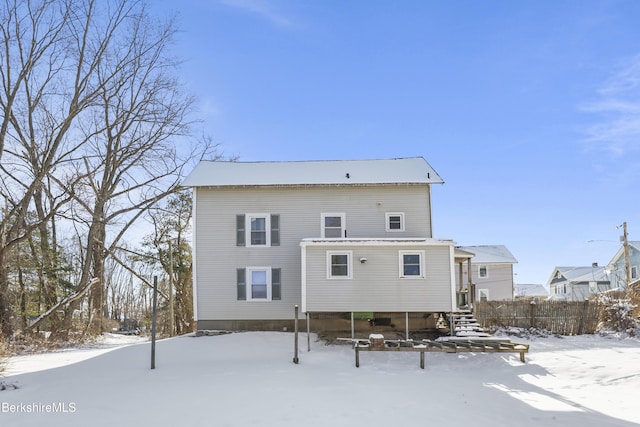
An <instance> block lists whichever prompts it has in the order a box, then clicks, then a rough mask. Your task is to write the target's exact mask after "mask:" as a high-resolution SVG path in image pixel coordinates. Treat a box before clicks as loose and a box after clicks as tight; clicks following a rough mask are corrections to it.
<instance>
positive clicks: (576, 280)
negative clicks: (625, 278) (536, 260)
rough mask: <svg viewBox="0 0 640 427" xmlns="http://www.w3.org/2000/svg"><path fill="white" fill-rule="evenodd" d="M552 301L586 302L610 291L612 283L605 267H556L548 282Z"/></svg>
mask: <svg viewBox="0 0 640 427" xmlns="http://www.w3.org/2000/svg"><path fill="white" fill-rule="evenodd" d="M547 287H548V288H549V290H550V293H551V296H550V298H551V299H560V300H567V301H584V300H585V299H588V298H589V297H591V296H592V295H595V294H599V293H601V292H605V291H608V290H610V289H611V288H612V287H611V281H610V280H609V275H608V274H607V270H606V269H605V268H604V267H597V266H596V265H595V264H594V266H591V267H556V268H555V269H554V270H553V273H552V274H551V277H550V278H549V281H548V282H547Z"/></svg>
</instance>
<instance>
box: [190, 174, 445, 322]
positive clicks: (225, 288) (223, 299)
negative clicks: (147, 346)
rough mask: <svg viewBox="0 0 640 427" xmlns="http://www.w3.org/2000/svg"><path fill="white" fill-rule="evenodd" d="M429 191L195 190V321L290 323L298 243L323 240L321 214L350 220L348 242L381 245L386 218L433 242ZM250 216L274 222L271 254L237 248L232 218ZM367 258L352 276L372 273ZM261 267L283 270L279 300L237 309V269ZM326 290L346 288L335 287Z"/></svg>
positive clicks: (296, 293) (296, 292) (240, 304)
mask: <svg viewBox="0 0 640 427" xmlns="http://www.w3.org/2000/svg"><path fill="white" fill-rule="evenodd" d="M429 191H430V190H429V187H428V186H427V185H407V186H361V187H335V186H331V187H296V188H292V187H273V188H196V189H195V192H196V194H197V197H196V198H195V199H194V203H195V207H194V209H195V210H196V212H197V215H196V216H195V217H194V231H193V232H194V234H195V235H197V238H196V239H195V244H196V247H195V252H194V257H196V262H195V272H194V274H195V276H196V277H197V284H198V289H197V299H196V302H197V308H196V309H197V311H198V319H197V320H209V319H211V320H214V319H225V320H242V319H293V313H294V312H293V310H292V309H291V307H293V306H294V305H295V304H301V299H302V296H301V287H300V283H301V264H302V261H301V257H300V253H301V251H300V242H301V240H302V239H305V238H317V237H320V234H321V230H320V228H321V227H320V224H319V221H320V218H321V214H322V213H332V212H333V213H344V214H345V219H349V218H353V219H355V218H357V221H351V220H349V224H348V226H349V228H348V235H349V237H350V238H351V237H353V238H358V237H373V238H383V237H387V236H388V233H387V231H386V229H385V213H386V212H387V211H393V212H404V213H405V232H404V235H406V236H411V237H424V238H428V237H431V235H430V228H431V226H430V224H431V218H430V205H429V203H430V196H429ZM252 212H264V213H271V215H273V213H277V214H279V220H280V221H279V240H280V245H279V246H274V242H273V239H272V242H271V244H272V246H270V247H252V246H237V224H236V221H237V216H239V215H245V214H246V213H252ZM244 223H245V225H246V221H245V222H244ZM245 234H246V230H245ZM354 257H355V258H354V259H356V260H357V259H359V258H360V254H357V253H355V252H354ZM397 257H398V255H397V248H396V249H395V250H394V252H393V255H392V260H393V261H392V263H391V264H388V265H387V266H388V267H390V268H391V270H390V271H391V272H392V273H393V274H394V275H395V279H394V280H396V281H397V280H398V279H399V277H398V266H397V265H398V261H397ZM427 257H429V255H428V254H427ZM368 258H369V261H368V262H367V263H366V264H364V265H363V264H360V263H359V262H356V263H355V264H354V265H353V268H354V274H355V273H357V272H358V271H359V270H360V269H361V268H362V267H364V266H372V265H373V263H374V260H373V259H372V258H371V257H368ZM261 265H262V266H278V267H281V268H282V278H281V280H282V284H283V286H282V295H281V300H279V301H272V303H269V304H247V303H246V302H245V301H239V300H238V298H237V292H236V289H235V288H236V286H235V283H236V268H241V267H244V266H261ZM372 270H373V269H371V270H369V271H372ZM427 270H428V266H427ZM433 273H434V272H433V271H432V272H430V273H428V274H427V275H430V274H433ZM318 274H321V275H322V279H323V280H326V250H324V251H323V252H322V262H321V269H320V271H319V272H318ZM369 279H370V280H372V281H376V282H377V281H379V280H382V279H378V278H376V277H369ZM331 282H332V283H334V284H344V281H340V280H333V281H331ZM412 282H413V281H412ZM289 284H291V285H289ZM376 286H377V285H376ZM436 287H437V286H436ZM381 298H384V296H382V297H381Z"/></svg>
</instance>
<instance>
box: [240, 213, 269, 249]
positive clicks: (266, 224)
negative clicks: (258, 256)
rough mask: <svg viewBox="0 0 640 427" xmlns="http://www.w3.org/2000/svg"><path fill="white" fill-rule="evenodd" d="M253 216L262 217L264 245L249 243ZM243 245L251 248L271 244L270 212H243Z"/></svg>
mask: <svg viewBox="0 0 640 427" xmlns="http://www.w3.org/2000/svg"><path fill="white" fill-rule="evenodd" d="M254 218H264V220H265V221H264V228H265V239H266V240H265V242H266V243H265V244H264V245H252V244H251V220H252V219H254ZM244 230H245V238H244V240H245V246H246V247H251V248H268V247H270V246H271V214H268V213H248V214H245V223H244Z"/></svg>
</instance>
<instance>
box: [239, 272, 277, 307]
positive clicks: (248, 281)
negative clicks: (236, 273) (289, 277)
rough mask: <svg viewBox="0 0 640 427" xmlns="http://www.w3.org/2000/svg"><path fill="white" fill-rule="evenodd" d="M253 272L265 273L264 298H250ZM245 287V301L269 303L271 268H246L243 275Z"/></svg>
mask: <svg viewBox="0 0 640 427" xmlns="http://www.w3.org/2000/svg"><path fill="white" fill-rule="evenodd" d="M254 271H265V272H266V273H267V274H266V276H267V297H266V298H253V296H252V292H251V287H252V285H253V282H252V281H251V280H252V275H251V273H253V272H254ZM245 282H246V283H245V286H246V287H247V290H246V298H247V301H255V302H259V301H271V295H272V294H271V267H246V274H245Z"/></svg>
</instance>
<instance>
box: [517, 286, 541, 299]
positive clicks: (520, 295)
mask: <svg viewBox="0 0 640 427" xmlns="http://www.w3.org/2000/svg"><path fill="white" fill-rule="evenodd" d="M514 297H515V299H547V298H549V290H547V288H545V287H544V285H540V284H537V283H516V284H515V290H514Z"/></svg>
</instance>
